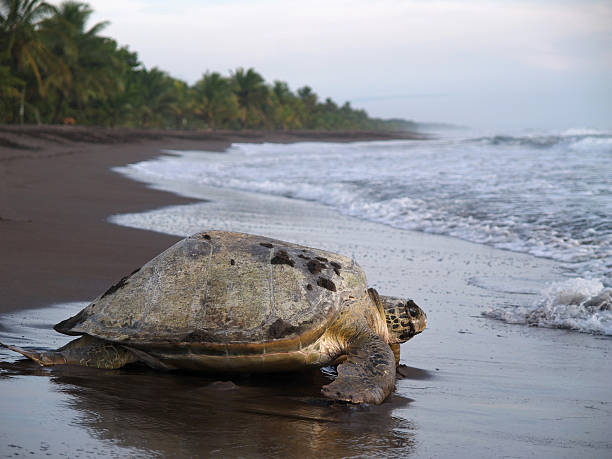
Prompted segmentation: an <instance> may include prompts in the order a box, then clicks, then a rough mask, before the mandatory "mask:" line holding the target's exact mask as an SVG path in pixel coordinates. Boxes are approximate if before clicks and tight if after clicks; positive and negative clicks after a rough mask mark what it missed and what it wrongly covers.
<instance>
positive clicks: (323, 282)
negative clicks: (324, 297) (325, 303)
mask: <svg viewBox="0 0 612 459" xmlns="http://www.w3.org/2000/svg"><path fill="white" fill-rule="evenodd" d="M317 285H318V286H319V287H323V288H326V289H327V290H331V291H332V292H335V291H336V284H334V283H333V282H332V281H331V280H329V279H327V278H325V277H319V278H318V279H317Z"/></svg>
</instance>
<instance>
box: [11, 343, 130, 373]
mask: <svg viewBox="0 0 612 459" xmlns="http://www.w3.org/2000/svg"><path fill="white" fill-rule="evenodd" d="M2 346H3V347H5V348H7V349H10V350H11V351H15V352H18V353H20V354H21V355H23V356H25V357H27V358H29V359H32V360H34V361H35V362H36V363H38V364H40V365H42V366H48V365H81V366H85V367H95V368H105V369H115V368H121V367H122V366H124V365H127V364H128V363H132V362H137V361H139V360H141V359H140V358H138V357H137V356H136V355H135V354H134V353H133V352H131V351H130V350H129V349H127V348H126V347H124V346H121V345H118V344H113V343H111V342H109V341H104V340H101V339H98V338H93V337H91V336H87V335H85V336H82V337H80V338H78V339H75V340H73V341H71V342H69V343H68V344H66V345H65V346H62V347H60V348H59V349H58V350H56V351H42V352H38V351H33V350H29V349H22V348H20V347H17V346H8V345H6V344H2Z"/></svg>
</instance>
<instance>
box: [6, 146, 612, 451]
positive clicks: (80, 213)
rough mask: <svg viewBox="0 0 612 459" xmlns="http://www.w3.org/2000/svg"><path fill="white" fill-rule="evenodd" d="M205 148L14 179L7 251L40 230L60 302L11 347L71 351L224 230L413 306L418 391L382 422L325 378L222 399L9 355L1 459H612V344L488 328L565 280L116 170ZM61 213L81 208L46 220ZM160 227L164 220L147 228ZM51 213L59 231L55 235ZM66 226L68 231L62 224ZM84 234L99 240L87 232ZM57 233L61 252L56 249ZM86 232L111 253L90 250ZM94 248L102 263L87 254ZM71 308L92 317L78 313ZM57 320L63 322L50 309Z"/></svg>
mask: <svg viewBox="0 0 612 459" xmlns="http://www.w3.org/2000/svg"><path fill="white" fill-rule="evenodd" d="M226 141H227V140H226ZM164 142H167V143H164ZM183 142H185V143H183ZM191 142H192V141H191V140H189V141H187V140H184V139H181V140H180V141H178V142H176V144H175V143H173V142H168V140H166V141H161V143H160V142H159V141H157V140H154V141H150V143H149V141H142V142H141V143H138V144H136V145H134V144H133V143H131V144H127V145H117V146H112V147H110V146H101V147H99V148H100V152H99V153H94V152H93V151H92V150H91V149H90V148H88V149H85V150H84V151H86V152H83V153H82V154H80V155H77V154H75V155H70V156H69V155H65V157H66V161H68V162H66V163H64V165H63V167H62V166H61V165H56V166H54V165H52V164H51V163H53V162H54V161H57V160H61V159H60V158H64V156H62V157H55V159H54V160H51V159H50V158H49V159H37V160H35V159H27V160H26V159H20V160H16V161H12V162H9V163H10V164H9V165H10V167H11V168H10V169H4V170H5V172H6V176H7V177H12V180H14V182H12V183H13V185H12V186H13V187H16V186H23V188H22V189H23V193H19V192H17V191H16V190H13V191H11V192H12V195H11V196H13V197H14V198H13V199H17V198H16V196H18V195H20V194H23V195H24V196H31V197H30V198H28V199H29V200H27V199H24V200H23V201H22V202H23V203H24V205H23V206H13V207H7V206H6V205H5V204H6V203H12V202H14V201H13V200H12V199H6V200H4V201H3V202H2V206H1V207H0V209H1V211H0V215H2V216H3V217H4V218H5V219H6V220H8V221H6V220H5V221H2V222H0V224H1V225H2V226H0V228H2V231H3V233H2V235H3V236H4V234H5V230H6V228H7V227H8V228H11V225H14V227H13V229H12V230H11V231H12V232H11V231H7V233H6V234H16V233H18V232H19V229H20V228H21V229H22V230H23V228H27V224H28V222H27V221H25V220H28V219H30V220H32V222H31V223H29V224H31V225H35V226H34V227H36V228H38V229H37V231H36V232H32V233H31V235H30V236H27V237H24V238H23V239H20V240H17V239H15V241H16V242H15V243H16V244H18V245H19V246H20V247H21V251H20V250H17V249H15V250H14V252H12V253H13V255H12V256H13V258H11V259H10V260H17V261H19V262H21V261H20V260H21V259H22V258H23V259H26V260H29V262H28V263H24V264H23V265H22V268H20V269H21V271H19V273H21V274H20V275H21V276H23V275H28V276H33V275H36V276H38V277H37V279H45V276H46V278H48V279H49V285H50V287H49V288H48V290H39V288H38V287H35V288H32V285H31V284H29V290H30V292H31V293H29V295H30V296H28V297H27V299H28V301H25V300H23V302H22V303H21V304H23V305H27V306H29V307H34V306H43V305H44V306H46V307H44V308H40V309H31V310H16V308H14V307H11V306H4V307H5V309H9V308H10V309H12V312H11V313H10V314H5V315H4V316H0V341H5V340H9V339H10V340H11V342H14V343H16V344H21V345H32V346H38V347H54V346H58V345H61V344H62V343H63V342H66V339H67V338H64V337H61V336H60V335H58V334H56V333H54V332H53V331H52V330H51V325H52V324H53V323H54V322H55V321H57V320H59V319H61V318H63V317H65V316H67V315H69V314H72V313H74V312H76V311H78V310H79V309H80V308H81V307H82V306H83V305H84V304H86V301H87V300H88V299H89V298H91V297H93V296H95V295H97V294H98V293H99V292H100V291H103V290H104V289H105V288H106V287H107V286H108V285H109V284H110V283H112V282H113V281H115V280H116V279H117V278H118V277H121V276H122V275H123V274H124V273H125V272H129V271H130V270H131V269H132V268H133V267H134V266H138V264H139V263H140V260H141V259H143V260H142V261H144V260H146V259H147V258H150V256H153V255H154V254H156V253H157V252H159V251H160V250H161V249H163V248H165V247H166V246H167V245H169V244H170V243H172V241H174V240H176V239H177V238H178V237H180V236H181V235H184V234H189V233H192V232H195V231H199V230H201V229H203V228H210V227H214V228H219V229H232V230H236V231H247V232H253V233H259V234H266V235H269V236H273V237H278V238H281V239H285V240H290V241H294V242H299V243H304V244H307V245H310V246H316V247H321V248H325V249H329V250H335V251H339V252H342V253H345V254H348V255H351V256H353V257H354V258H355V259H356V260H357V261H358V262H359V263H360V264H361V265H362V266H363V267H364V268H365V270H366V273H367V275H368V279H369V281H370V284H371V285H372V286H374V287H376V288H377V289H378V290H379V291H381V292H383V293H385V294H390V295H406V296H410V297H412V298H414V300H415V301H416V302H417V303H418V304H419V305H420V306H421V307H422V308H423V309H424V310H425V311H426V312H427V314H428V318H429V326H428V329H427V330H426V331H425V332H424V333H423V334H421V335H419V336H417V337H416V338H415V339H414V340H412V341H410V342H408V343H406V344H404V345H403V346H402V363H403V364H405V365H406V366H407V367H406V368H405V370H404V371H405V373H406V375H407V377H406V378H404V379H401V380H399V381H398V383H397V391H396V393H395V394H394V395H393V396H392V397H390V398H389V399H388V400H387V401H386V402H385V403H384V404H383V405H381V406H379V407H365V408H359V407H346V406H336V405H332V406H329V405H327V404H325V403H324V402H322V401H321V400H320V398H319V397H318V387H320V385H321V384H323V383H324V381H325V377H324V376H323V375H321V374H320V373H314V374H304V375H291V376H286V377H280V376H275V377H268V378H243V379H240V378H238V379H234V380H233V382H232V383H215V381H214V380H211V379H206V378H203V377H202V376H201V375H193V374H178V375H176V374H160V373H155V372H151V371H148V370H146V369H138V368H137V369H131V370H125V371H120V372H100V371H93V370H87V369H75V368H66V367H64V368H59V367H57V368H45V369H40V368H38V367H37V366H36V365H34V364H32V363H30V362H26V361H17V357H16V356H13V355H10V354H9V353H7V352H4V351H2V352H0V360H4V361H5V362H6V361H8V362H9V363H4V364H2V365H1V366H0V394H1V395H0V406H2V407H3V410H2V414H0V453H1V454H4V455H9V454H14V453H20V454H24V455H25V454H29V453H30V452H33V453H34V454H38V455H44V454H46V453H50V454H52V455H60V454H62V453H67V454H68V455H70V456H73V457H76V456H79V455H80V456H89V457H91V456H106V455H111V454H113V455H117V456H126V457H134V456H151V455H164V456H177V457H183V456H184V457H187V456H194V455H198V456H215V455H216V456H221V457H228V456H229V457H238V456H242V457H287V456H292V457H321V456H326V457H382V456H385V457H406V456H407V455H413V456H415V457H500V456H509V457H609V456H610V451H611V448H612V442H611V441H610V435H609V433H610V432H611V431H612V422H611V420H612V407H611V403H612V389H611V386H610V375H612V363H611V359H610V358H609V357H610V351H611V349H612V340H610V339H609V338H606V337H594V336H591V335H584V334H579V333H575V332H569V331H564V330H547V329H536V328H528V327H524V326H521V325H508V324H505V323H502V322H497V321H494V320H491V319H487V318H484V317H482V316H481V314H480V313H481V312H482V311H483V310H484V308H486V307H487V306H499V305H501V304H521V303H522V302H524V301H526V300H527V301H528V300H529V299H530V298H532V297H534V295H535V293H536V290H535V289H536V286H540V285H541V284H542V283H543V282H546V281H553V280H557V279H559V276H560V273H559V269H558V268H559V267H558V266H556V265H555V264H554V263H552V262H550V261H547V260H542V259H537V258H534V257H531V256H528V255H521V254H514V253H511V252H506V251H500V250H495V249H491V248H488V247H485V246H481V245H477V244H471V243H467V242H463V241H459V240H456V239H451V238H446V237H440V236H432V235H425V234H420V233H415V232H409V231H403V230H397V229H394V228H390V227H387V226H384V225H379V224H374V223H368V222H363V221H360V220H357V219H353V218H349V217H343V216H340V215H338V214H336V213H335V212H333V211H332V210H330V209H329V208H326V207H324V206H321V205H316V204H313V203H306V202H300V201H295V200H290V199H285V198H279V197H270V196H262V195H257V194H251V193H242V192H235V191H228V190H220V189H215V188H199V189H197V190H196V189H186V188H184V187H183V186H181V184H178V183H171V182H166V183H156V184H154V186H155V187H156V189H151V188H147V187H145V186H143V185H142V184H139V183H137V182H132V181H129V180H127V179H125V178H123V177H121V176H120V175H119V174H117V173H116V172H111V171H109V170H108V169H107V168H108V167H109V166H111V165H112V166H118V165H121V164H125V163H127V162H133V161H138V160H142V159H145V158H147V157H151V156H152V155H156V154H157V153H158V151H159V148H160V147H164V148H196V147H195V146H193V144H191ZM194 142H195V143H198V142H199V143H200V148H202V149H213V150H214V149H219V148H222V147H223V145H224V144H223V141H219V143H216V144H215V145H213V144H206V145H203V143H202V141H201V140H197V141H194ZM187 144H190V145H191V146H187ZM181 145H184V146H182V147H181ZM213 147H214V148H213ZM152 150H155V151H152ZM126 152H127V153H126ZM113 155H115V156H113ZM68 158H71V159H68ZM40 161H43V162H42V163H41V162H40ZM70 161H72V162H70ZM28 162H30V166H29V167H28V165H27V163H28ZM19 163H23V164H22V165H21V166H19V165H18V164H19ZM2 164H3V167H4V165H6V164H7V163H6V162H2ZM32 164H43V165H42V167H41V171H39V172H43V173H42V174H41V173H39V174H38V175H37V176H36V177H32V178H31V179H29V178H28V180H21V181H20V178H19V177H30V176H29V175H27V174H28V173H32V174H33V175H35V174H34V173H33V172H30V170H31V169H35V168H36V167H34V166H33V165H32ZM53 167H57V168H56V169H53ZM62 170H63V171H70V172H69V173H68V174H67V175H64V180H57V179H52V178H51V176H52V174H51V172H52V171H55V172H60V171H62ZM74 171H78V173H77V174H72V172H74ZM18 175H19V177H17V176H18ZM74 175H76V176H74ZM81 175H83V176H85V177H84V178H82V179H81V178H80V176H81ZM132 178H134V179H138V177H135V176H134V177H132ZM79 180H80V182H79V183H80V186H81V187H84V185H85V184H87V183H88V184H89V188H91V189H92V190H94V189H97V190H98V192H97V194H95V193H94V192H93V191H91V194H89V195H88V194H87V193H89V191H87V190H83V191H81V193H78V192H79V190H80V189H81V188H80V187H74V188H73V187H71V186H69V183H72V182H73V181H79ZM48 182H52V183H53V184H54V187H55V191H51V190H49V191H48V196H50V197H51V199H50V201H48V202H47V206H45V205H43V204H38V207H36V205H37V199H36V197H37V196H36V193H35V191H33V190H34V189H35V188H36V186H38V187H39V188H38V190H39V194H38V198H39V199H40V196H41V190H45V186H49V185H45V183H48ZM75 183H76V182H75ZM121 187H125V188H121ZM51 188H53V187H51ZM85 188H87V187H85ZM160 189H164V190H167V191H169V192H172V194H170V193H167V192H163V191H161V190H160ZM44 195H45V196H47V193H46V192H45V193H44ZM82 195H85V196H86V197H85V196H84V197H81V196H82ZM76 196H78V197H76ZM57 197H59V198H63V199H65V200H66V201H67V202H68V203H70V202H71V199H74V200H75V201H72V204H64V205H63V206H57V207H56V208H50V205H49V203H52V202H54V201H55V200H56V198H57ZM3 199H4V194H3ZM202 199H207V200H208V202H200V201H201V200H202ZM77 202H78V203H79V204H78V205H77ZM104 202H107V204H106V205H105V204H104ZM170 204H172V205H171V206H169V205H170ZM161 206H164V207H163V208H161V209H159V207H161ZM168 206H169V207H168ZM90 208H91V209H90ZM5 209H9V210H10V209H18V210H19V211H20V210H21V209H28V212H30V213H28V212H26V211H25V210H24V211H23V213H22V214H19V213H18V211H17V210H14V212H15V213H13V214H10V213H9V212H8V211H7V210H5ZM36 209H38V210H36ZM71 209H72V210H71ZM146 209H150V210H149V211H148V212H146V213H145V214H144V215H143V214H142V213H140V212H141V211H143V210H146ZM55 212H58V213H59V214H58V218H53V215H54V214H55ZM104 212H106V213H105V214H104ZM136 212H138V214H135V213H136ZM5 215H6V217H5ZM60 215H61V217H60ZM70 215H72V217H70ZM109 215H114V216H113V217H112V220H113V221H114V222H118V223H121V224H123V225H131V226H133V227H134V228H124V227H120V226H118V225H115V224H110V223H107V222H105V217H107V216H109ZM82 217H83V218H82ZM70 218H72V220H70V221H69V219H70ZM20 219H23V220H24V221H21V222H20V221H19V220H20ZM62 219H65V220H66V221H65V222H63V221H58V220H62ZM81 219H84V220H85V221H86V223H79V222H80V220H81ZM38 221H40V224H38V223H36V224H35V223H34V222H38ZM71 222H72V225H73V226H70V223H71ZM19 225H20V226H19ZM45 225H48V226H49V227H50V229H49V231H50V232H51V234H53V233H55V239H46V241H49V242H46V243H42V242H39V241H45V239H41V238H43V237H46V233H45V227H46V226H45ZM146 229H149V230H155V231H165V232H166V233H169V234H161V233H158V232H153V231H146ZM90 231H91V232H94V233H91V234H97V235H98V236H97V237H98V239H92V236H87V234H89V232H90ZM82 232H85V234H81V233H82ZM13 237H16V236H13ZM33 238H34V240H33ZM49 238H50V236H49ZM107 238H108V239H107ZM130 238H131V239H130ZM74 240H80V241H81V242H80V244H81V248H79V249H76V248H75V249H74V251H73V252H72V257H73V258H72V259H71V260H70V261H61V262H56V263H55V264H54V261H53V260H49V259H50V258H53V257H52V256H49V253H53V252H52V251H51V249H53V247H51V248H49V246H48V244H49V243H51V244H52V245H53V244H59V246H60V247H63V250H66V247H67V246H70V245H72V243H73V241H74ZM59 241H61V242H59ZM103 241H105V242H103ZM96 242H97V244H100V245H101V246H100V247H98V248H92V247H90V246H92V245H93V246H95V245H97V244H96ZM2 244H3V247H2V250H3V251H4V250H5V249H6V250H8V249H7V248H6V247H8V245H10V244H6V243H5V242H4V237H3V238H2ZM5 246H6V247H5ZM133 246H137V247H133ZM58 250H59V249H58ZM81 250H82V251H83V252H81ZM20 252H21V253H23V254H24V255H23V256H21V255H20ZM30 252H37V253H30ZM28 253H30V254H29V255H27V254H28ZM60 253H61V252H60ZM43 254H44V255H43ZM41 255H43V256H42V257H41ZM96 256H99V257H101V258H100V260H102V261H100V260H96V259H95V257H96ZM27 257H29V258H27ZM92 257H93V258H92ZM60 258H62V259H63V257H60ZM65 258H67V259H68V257H65ZM41 259H42V260H44V266H45V270H42V269H41V270H39V271H32V269H31V268H30V269H28V266H31V264H29V263H34V264H35V262H36V261H40V260H41ZM3 260H4V259H3ZM7 260H9V259H8V258H7ZM18 264H19V263H18ZM5 265H6V264H5V263H4V262H3V266H2V269H3V270H4V271H3V272H2V275H3V276H4V275H6V276H9V278H11V279H14V280H15V281H14V282H13V283H11V284H9V287H10V288H7V292H8V294H9V295H12V296H13V299H14V301H18V300H19V299H20V298H23V297H24V296H25V295H26V293H27V292H28V289H27V288H26V287H27V286H26V287H24V288H23V290H18V289H14V287H13V286H14V285H17V286H19V285H20V284H19V283H18V282H17V280H19V279H20V275H18V274H16V273H13V274H11V269H8V268H6V266H5ZM54 266H56V267H57V268H56V269H55V271H57V272H54V269H53V267H54ZM79 267H80V269H79ZM32 272H33V273H34V274H32ZM41 272H43V273H44V274H45V276H41V275H40V273H41ZM92 272H93V273H94V274H92ZM10 276H13V277H10ZM62 279H63V280H64V281H63V282H62ZM58 284H59V285H60V287H58V286H57V285H58ZM68 284H78V285H77V286H74V287H67V286H66V285H68ZM4 285H6V284H3V288H6V287H4ZM37 285H38V284H37ZM42 285H45V284H42ZM54 288H55V289H58V290H54ZM41 292H42V293H41ZM3 295H4V292H3ZM72 300H77V301H79V303H66V301H72ZM37 301H38V303H37ZM51 303H54V304H55V306H53V307H48V305H49V304H51ZM3 304H6V303H4V300H3ZM11 304H15V303H14V302H13V303H11ZM15 361H17V363H10V362H15ZM211 383H212V386H211V385H210V384H211Z"/></svg>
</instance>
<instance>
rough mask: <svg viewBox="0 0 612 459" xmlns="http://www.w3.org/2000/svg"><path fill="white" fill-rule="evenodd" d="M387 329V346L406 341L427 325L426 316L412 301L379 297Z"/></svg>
mask: <svg viewBox="0 0 612 459" xmlns="http://www.w3.org/2000/svg"><path fill="white" fill-rule="evenodd" d="M380 302H381V303H382V307H383V309H384V311H385V321H386V322H387V328H388V329H389V344H398V343H404V342H406V341H408V340H409V339H410V338H412V337H413V336H415V335H418V334H419V333H421V332H422V331H423V330H425V326H426V325H427V315H426V314H425V312H423V310H422V309H421V308H419V307H418V306H417V304H416V303H415V302H414V301H412V300H404V299H402V298H395V297H392V296H382V295H380Z"/></svg>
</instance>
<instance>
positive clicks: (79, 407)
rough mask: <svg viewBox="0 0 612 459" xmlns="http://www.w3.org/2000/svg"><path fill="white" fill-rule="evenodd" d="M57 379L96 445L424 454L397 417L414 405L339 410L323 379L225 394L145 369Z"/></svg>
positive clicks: (68, 373) (303, 377) (196, 451)
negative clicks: (321, 390)
mask: <svg viewBox="0 0 612 459" xmlns="http://www.w3.org/2000/svg"><path fill="white" fill-rule="evenodd" d="M51 378H52V381H53V383H54V384H56V385H57V386H58V388H59V390H60V391H62V392H64V393H65V394H68V395H69V399H68V400H69V401H68V404H69V407H70V408H71V409H73V410H75V411H76V412H78V413H79V415H78V416H75V418H78V422H79V423H80V424H81V425H82V426H83V427H84V428H86V429H87V430H88V431H89V433H90V435H93V436H95V437H97V438H99V439H101V440H112V441H113V443H115V444H118V445H120V446H121V447H136V448H147V449H148V450H150V451H151V452H152V453H156V454H161V455H163V456H166V455H168V456H192V455H194V456H212V455H219V456H228V455H229V456H266V457H271V456H292V457H295V456H299V457H315V456H316V457H321V456H326V457H344V456H354V455H359V456H364V455H365V456H370V455H372V456H380V455H385V456H387V457H389V456H405V455H407V454H409V453H410V452H412V451H413V448H414V444H415V442H414V427H413V426H412V424H411V423H410V422H408V421H405V420H401V419H398V418H396V417H394V416H393V415H392V412H393V410H394V409H395V408H397V407H399V406H405V405H406V404H407V403H409V400H408V399H405V398H402V397H400V396H397V395H393V396H392V397H390V398H389V399H388V401H387V403H384V404H383V405H380V406H356V405H345V404H339V403H333V402H331V403H330V402H329V401H327V400H324V399H322V398H321V397H320V396H319V395H318V394H317V393H316V392H317V390H316V388H317V387H320V385H321V384H323V383H324V382H325V381H324V376H323V375H322V374H321V373H320V372H316V371H315V372H307V373H296V374H286V375H273V376H270V375H268V376H258V377H256V378H251V377H249V378H242V379H238V380H234V381H233V382H232V383H225V384H218V383H215V382H214V381H213V380H210V379H203V378H202V377H201V376H200V375H195V374H187V373H181V374H163V373H155V372H152V371H149V370H146V369H140V368H138V369H128V370H121V371H109V372H107V371H99V370H98V371H92V370H91V369H87V368H78V367H61V368H60V367H56V368H54V369H53V370H52V371H51ZM313 387H314V388H315V389H314V390H313ZM72 422H74V421H72Z"/></svg>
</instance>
